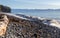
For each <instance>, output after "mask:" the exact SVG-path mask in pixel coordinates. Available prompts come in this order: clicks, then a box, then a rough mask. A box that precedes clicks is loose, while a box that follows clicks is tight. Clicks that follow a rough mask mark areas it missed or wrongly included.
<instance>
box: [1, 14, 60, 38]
mask: <svg viewBox="0 0 60 38" xmlns="http://www.w3.org/2000/svg"><path fill="white" fill-rule="evenodd" d="M5 15H7V14H5ZM7 16H8V17H5V18H8V19H9V24H8V23H7V22H8V21H7V22H6V23H7V24H8V26H7V31H6V32H5V35H4V37H3V38H60V28H58V27H54V26H50V25H46V24H43V23H42V22H41V21H40V20H38V19H35V21H34V20H28V18H27V20H26V19H22V18H21V17H20V16H16V15H11V14H9V15H7ZM29 18H30V17H29ZM30 19H31V18H30ZM32 19H34V18H32ZM6 20H7V19H6ZM2 22H4V21H2ZM3 24H4V23H3ZM2 26H3V27H4V25H2ZM0 38H2V36H1V37H0Z"/></svg>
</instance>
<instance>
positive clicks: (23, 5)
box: [0, 0, 60, 9]
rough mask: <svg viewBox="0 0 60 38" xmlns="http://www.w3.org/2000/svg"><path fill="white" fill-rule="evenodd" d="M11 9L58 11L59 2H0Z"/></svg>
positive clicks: (50, 0)
mask: <svg viewBox="0 0 60 38" xmlns="http://www.w3.org/2000/svg"><path fill="white" fill-rule="evenodd" d="M0 4H2V5H5V6H9V7H11V8H12V9H60V0H0Z"/></svg>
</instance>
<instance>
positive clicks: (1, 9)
mask: <svg viewBox="0 0 60 38" xmlns="http://www.w3.org/2000/svg"><path fill="white" fill-rule="evenodd" d="M0 12H7V13H11V8H10V7H7V6H3V5H0Z"/></svg>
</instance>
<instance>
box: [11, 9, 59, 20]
mask: <svg viewBox="0 0 60 38" xmlns="http://www.w3.org/2000/svg"><path fill="white" fill-rule="evenodd" d="M12 13H14V14H23V15H29V16H36V17H43V18H55V19H59V20H60V11H51V10H50V11H49V10H28V9H18V10H17V9H12Z"/></svg>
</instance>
